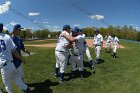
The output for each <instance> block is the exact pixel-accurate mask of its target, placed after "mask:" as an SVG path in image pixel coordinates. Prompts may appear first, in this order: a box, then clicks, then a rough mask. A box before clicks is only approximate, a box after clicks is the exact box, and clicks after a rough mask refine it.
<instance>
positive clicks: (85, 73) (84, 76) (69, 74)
mask: <svg viewBox="0 0 140 93" xmlns="http://www.w3.org/2000/svg"><path fill="white" fill-rule="evenodd" d="M90 75H91V72H89V71H87V70H86V69H84V71H83V78H88V77H89V76H90ZM65 76H69V77H68V78H66V79H65V80H66V81H69V80H70V79H71V73H66V74H65ZM76 78H80V73H79V71H78V70H76V71H75V74H74V79H76Z"/></svg>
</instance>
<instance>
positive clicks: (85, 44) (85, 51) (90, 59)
mask: <svg viewBox="0 0 140 93" xmlns="http://www.w3.org/2000/svg"><path fill="white" fill-rule="evenodd" d="M79 33H80V35H82V37H83V55H84V54H86V56H87V58H88V60H89V63H90V69H94V68H95V67H94V62H93V60H92V57H91V54H90V51H89V48H88V45H87V43H86V39H85V37H86V36H85V34H83V33H82V29H80V32H79ZM83 62H84V61H83Z"/></svg>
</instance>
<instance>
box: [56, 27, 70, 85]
mask: <svg viewBox="0 0 140 93" xmlns="http://www.w3.org/2000/svg"><path fill="white" fill-rule="evenodd" d="M70 29H71V28H70V26H69V25H64V26H63V31H62V33H65V34H66V35H70ZM62 33H61V34H62ZM61 34H60V36H59V38H58V42H57V45H56V48H55V57H56V67H55V77H58V70H59V68H60V83H62V82H63V81H64V73H65V68H66V65H67V61H68V49H69V47H70V46H71V45H70V42H69V41H68V40H67V39H65V38H64V37H62V36H61Z"/></svg>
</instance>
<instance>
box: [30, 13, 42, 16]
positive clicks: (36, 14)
mask: <svg viewBox="0 0 140 93" xmlns="http://www.w3.org/2000/svg"><path fill="white" fill-rule="evenodd" d="M28 15H29V16H38V15H40V13H36V12H31V13H28Z"/></svg>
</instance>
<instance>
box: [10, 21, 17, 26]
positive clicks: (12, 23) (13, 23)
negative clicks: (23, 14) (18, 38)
mask: <svg viewBox="0 0 140 93" xmlns="http://www.w3.org/2000/svg"><path fill="white" fill-rule="evenodd" d="M16 24H18V23H16V22H14V21H13V22H11V23H10V25H12V26H14V25H16Z"/></svg>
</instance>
